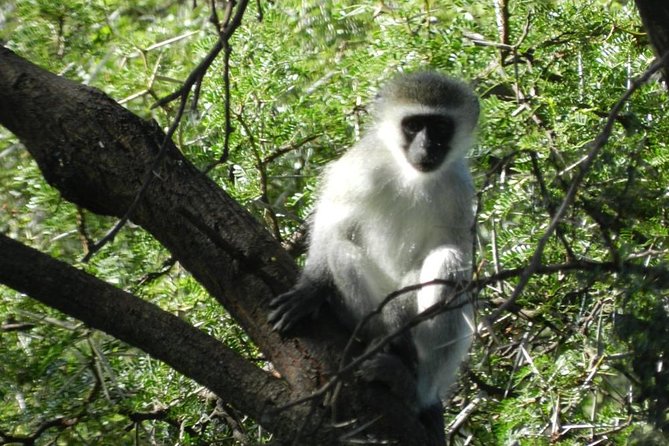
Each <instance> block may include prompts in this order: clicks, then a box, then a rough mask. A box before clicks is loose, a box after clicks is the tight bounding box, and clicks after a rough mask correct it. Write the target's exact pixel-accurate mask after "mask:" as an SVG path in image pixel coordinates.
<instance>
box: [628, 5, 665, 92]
mask: <svg viewBox="0 0 669 446" xmlns="http://www.w3.org/2000/svg"><path fill="white" fill-rule="evenodd" d="M635 3H636V7H637V9H638V10H639V15H641V21H642V22H643V26H644V28H645V29H646V32H647V33H648V38H649V39H650V43H651V45H652V47H653V51H655V54H656V55H657V57H662V56H663V55H664V54H666V53H667V51H669V2H667V0H635ZM662 72H663V76H664V82H665V86H666V87H667V88H669V62H667V63H665V65H664V68H663V70H662Z"/></svg>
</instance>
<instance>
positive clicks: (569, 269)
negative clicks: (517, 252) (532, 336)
mask: <svg viewBox="0 0 669 446" xmlns="http://www.w3.org/2000/svg"><path fill="white" fill-rule="evenodd" d="M526 271H527V268H514V269H508V270H504V271H501V272H500V273H499V274H494V275H492V276H489V277H484V278H481V279H476V280H472V281H469V282H459V283H458V282H456V281H453V280H442V279H436V280H432V281H429V282H424V283H419V284H415V285H409V286H407V287H404V288H401V289H399V290H396V291H394V292H392V293H390V294H388V295H387V296H386V297H385V298H384V299H383V301H382V302H381V303H380V304H379V305H378V306H377V308H376V309H375V310H374V311H372V312H371V313H369V314H368V315H367V316H365V317H364V318H363V319H362V320H361V321H360V322H359V323H358V325H357V326H356V328H355V329H354V331H353V333H352V334H351V336H350V338H349V342H348V343H347V345H346V347H345V348H344V352H343V353H342V361H341V363H340V367H339V370H337V372H336V373H335V374H334V375H333V377H332V378H331V379H330V380H329V381H328V382H326V383H325V384H324V385H323V386H321V387H320V388H319V389H317V390H316V391H314V392H313V393H311V394H310V395H307V396H305V397H303V398H299V399H296V400H293V401H291V402H290V403H288V404H285V405H283V406H281V407H278V408H277V409H276V410H283V409H287V408H289V407H293V406H295V405H298V404H302V403H305V402H309V401H312V400H314V399H316V398H319V397H321V396H323V395H325V394H326V392H328V391H329V390H330V389H332V388H333V386H335V385H336V384H338V383H339V382H340V381H341V379H342V378H343V377H344V376H345V375H346V374H347V373H349V372H351V371H353V370H355V369H357V368H358V367H359V366H360V365H361V364H362V363H363V362H364V361H366V360H367V359H369V358H371V357H372V356H374V355H375V354H377V353H378V352H380V351H381V350H382V349H383V348H384V347H385V346H386V345H388V344H389V343H390V342H392V341H393V340H394V339H395V338H397V337H398V336H400V335H402V334H403V333H406V332H407V330H410V329H411V328H413V327H415V326H416V325H418V324H420V323H421V322H423V321H426V320H429V319H432V318H434V317H435V316H437V315H439V314H441V313H445V312H447V311H453V310H457V309H458V308H461V307H462V306H464V305H466V304H467V303H468V302H467V301H465V302H459V303H454V301H455V302H457V298H458V297H459V296H461V295H462V294H465V293H475V292H477V291H478V290H481V289H483V288H485V287H486V286H489V285H491V284H494V283H496V282H499V281H501V280H508V279H511V278H514V277H522V276H523V274H525V273H526ZM600 271H607V272H616V273H619V274H632V275H636V274H640V275H647V276H650V277H651V278H653V279H654V280H655V281H656V283H655V286H657V287H658V288H662V289H666V288H669V270H668V269H666V268H662V267H648V266H641V265H637V264H634V263H632V262H623V263H622V264H616V263H613V262H601V263H600V262H592V261H583V260H581V261H573V262H570V263H563V264H552V265H537V266H536V268H535V269H534V271H533V274H534V275H551V274H555V273H557V272H562V273H582V272H590V273H593V272H600ZM434 285H445V286H449V287H451V288H452V290H451V292H450V294H449V295H448V296H447V297H446V299H444V301H442V302H438V303H436V304H434V305H432V306H430V307H428V308H427V309H425V310H424V311H423V312H421V313H419V314H417V315H416V316H414V317H413V318H412V319H410V320H409V321H407V322H405V323H404V324H403V325H402V326H401V327H399V328H398V329H396V330H395V331H393V332H392V333H389V334H388V335H386V336H385V337H383V338H381V339H379V340H378V341H377V342H375V344H374V345H373V346H372V347H371V348H369V349H368V350H366V351H365V352H364V353H363V354H362V355H360V356H358V357H356V358H355V359H353V360H352V361H350V362H347V361H348V356H349V353H350V351H351V348H352V346H353V345H354V343H355V342H356V339H358V334H359V333H360V332H361V331H362V329H363V328H364V326H365V325H366V324H367V323H369V321H370V320H371V319H372V318H374V317H375V316H377V315H378V314H380V313H381V311H382V310H383V308H384V307H385V306H386V305H387V304H388V303H390V302H391V301H392V300H394V299H396V298H397V297H399V296H401V295H403V294H406V293H410V292H413V291H417V290H419V289H421V288H423V287H426V286H434ZM510 305H511V304H510V303H509V301H505V302H504V303H502V304H501V305H500V306H499V307H498V309H497V310H496V311H495V312H501V311H500V309H502V308H503V309H508V306H510ZM490 321H491V322H494V319H490Z"/></svg>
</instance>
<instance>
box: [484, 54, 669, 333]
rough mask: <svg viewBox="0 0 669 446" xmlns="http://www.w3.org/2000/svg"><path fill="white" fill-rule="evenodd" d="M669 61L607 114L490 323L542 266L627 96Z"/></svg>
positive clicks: (636, 83)
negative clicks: (527, 263) (555, 234)
mask: <svg viewBox="0 0 669 446" xmlns="http://www.w3.org/2000/svg"><path fill="white" fill-rule="evenodd" d="M667 61H669V52H668V53H666V54H665V55H664V56H663V57H662V58H661V59H659V60H656V61H655V62H654V63H653V64H652V65H651V66H650V67H649V68H648V69H647V70H646V72H645V73H643V75H641V76H640V77H639V78H637V79H635V80H633V81H632V83H631V85H630V86H629V88H628V89H627V91H625V93H624V94H623V96H622V97H621V98H620V99H619V100H618V102H616V104H615V105H614V106H613V108H612V109H611V112H610V113H609V115H608V118H607V120H606V123H605V125H604V128H603V129H602V131H601V132H600V133H599V135H597V137H596V138H595V140H594V141H593V142H592V144H591V149H590V152H589V153H588V154H587V155H586V156H585V157H584V158H583V159H582V162H581V164H580V169H579V171H578V172H577V174H576V176H575V178H574V179H573V180H572V182H571V185H570V187H569V190H568V191H567V194H566V196H565V198H564V200H563V201H562V203H561V204H560V207H559V208H558V209H557V210H556V211H555V215H554V216H553V218H552V220H551V222H550V224H549V225H548V228H547V229H546V231H544V235H543V236H542V237H541V238H540V239H539V242H538V243H537V247H536V248H535V250H534V254H532V257H531V259H530V262H529V265H528V266H527V267H526V268H525V269H524V270H523V272H522V274H521V275H520V278H519V280H518V284H517V285H516V287H515V288H514V290H513V293H512V294H511V296H510V297H509V298H508V299H507V300H506V302H504V303H503V304H502V305H501V306H500V307H499V308H497V309H496V310H495V311H493V312H492V314H491V315H490V316H488V318H487V323H488V325H492V323H493V322H494V321H495V320H496V319H497V318H499V317H500V315H501V314H502V313H503V312H504V311H506V310H507V309H508V308H509V307H510V306H511V305H513V303H514V302H515V301H516V300H517V299H518V297H519V296H520V294H521V293H522V292H523V290H524V289H525V287H526V286H527V284H528V283H529V281H530V279H531V278H532V276H533V275H534V274H535V273H536V272H537V271H538V270H539V269H540V267H541V259H542V256H543V252H544V249H545V247H546V244H547V243H548V240H549V239H550V238H551V237H552V236H553V233H554V232H555V230H556V229H557V227H558V225H559V224H560V222H561V221H562V218H563V217H564V215H565V214H566V212H567V210H569V208H570V207H571V205H572V204H573V202H574V199H575V198H576V195H577V193H578V191H579V188H580V186H581V184H582V183H583V180H584V179H585V176H586V175H587V173H588V171H589V170H590V167H591V166H592V163H593V162H594V160H595V158H597V155H599V152H600V151H601V150H602V148H603V147H604V146H605V145H606V143H607V142H608V140H609V138H610V136H611V133H612V131H613V125H614V123H615V122H616V118H617V117H618V114H619V113H620V111H621V110H622V108H623V106H624V105H625V103H626V102H627V101H628V99H629V98H630V97H631V96H632V95H633V94H634V92H635V91H636V90H638V89H639V88H640V87H641V86H642V85H644V84H645V83H646V82H648V80H649V79H650V77H651V76H652V75H653V74H654V73H656V72H657V71H658V70H660V69H661V68H662V67H663V65H664V63H666V62H667Z"/></svg>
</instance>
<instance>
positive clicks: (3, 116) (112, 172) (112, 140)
mask: <svg viewBox="0 0 669 446" xmlns="http://www.w3.org/2000/svg"><path fill="white" fill-rule="evenodd" d="M0 124H2V125H4V126H5V127H7V128H8V129H9V130H10V131H11V132H12V133H14V134H15V135H17V136H18V137H19V138H20V139H21V141H22V142H23V143H24V145H25V146H26V148H27V149H28V151H29V152H30V153H31V155H32V156H33V157H34V158H35V160H36V161H37V164H38V165H39V167H40V169H41V170H42V172H43V174H44V177H45V178H46V180H47V181H48V182H49V183H50V184H51V185H53V186H54V187H56V188H57V189H58V190H59V191H60V192H61V194H62V195H63V197H64V198H65V199H67V200H69V201H71V202H74V203H76V204H77V205H79V206H82V207H85V208H87V209H90V210H92V211H93V212H96V213H99V214H105V215H114V216H117V217H119V216H122V215H124V214H125V212H126V210H127V209H128V206H129V205H130V203H131V202H132V201H133V200H134V199H135V198H136V197H137V192H138V191H139V189H140V188H141V187H142V185H143V184H145V181H144V179H145V174H146V172H147V168H148V166H151V165H152V163H153V162H154V161H155V159H156V154H157V153H159V151H160V147H161V144H162V143H163V141H164V139H165V135H164V133H163V132H162V131H161V130H160V129H159V128H158V127H157V126H156V125H155V124H154V123H152V122H147V121H144V120H142V119H140V118H138V117H137V116H135V115H133V114H132V113H130V112H129V111H127V110H126V109H124V108H123V107H121V106H120V105H118V104H117V103H116V102H114V101H113V100H111V99H110V98H109V97H107V96H106V95H105V94H104V93H102V92H100V91H99V90H96V89H94V88H90V87H86V86H83V85H79V84H76V83H74V82H72V81H69V80H67V79H64V78H62V77H59V76H56V75H53V74H51V73H48V72H46V71H44V70H42V69H40V68H38V67H36V66H35V65H33V64H31V63H29V62H27V61H25V60H23V59H21V58H20V57H18V56H16V55H15V54H14V53H13V52H11V51H9V50H8V49H6V48H2V47H0ZM165 151H166V152H165V156H164V157H163V158H162V162H161V163H160V165H158V166H156V167H155V169H152V174H153V175H155V179H154V180H153V181H151V182H150V184H149V185H148V186H146V190H145V192H144V194H143V195H142V197H141V200H139V202H138V204H137V206H136V208H135V210H134V212H133V213H132V214H131V215H130V216H129V218H130V220H131V221H133V222H134V223H136V224H138V225H140V226H141V227H143V228H144V229H146V230H147V231H148V232H150V233H151V234H152V235H153V236H154V237H155V238H156V239H157V240H158V241H160V242H161V243H162V244H163V245H164V246H165V247H166V248H167V249H168V250H170V252H171V253H172V255H173V256H174V257H175V258H176V259H178V261H179V262H180V263H181V264H182V265H183V266H184V267H185V268H186V269H188V270H189V271H190V272H191V273H192V274H193V276H194V278H195V279H196V280H198V281H199V282H200V283H201V284H202V285H203V286H204V287H205V288H206V289H207V291H208V292H209V293H210V294H211V295H212V296H214V297H215V298H216V299H217V300H218V301H219V302H221V303H222V304H223V305H224V306H225V308H226V309H227V310H228V311H229V313H230V314H231V316H232V317H233V318H234V319H235V320H236V321H237V322H238V323H239V324H240V325H241V326H242V328H243V329H244V330H245V331H246V333H247V334H248V335H249V337H250V338H251V339H252V340H253V341H254V342H255V343H256V345H258V347H259V348H260V349H261V350H262V352H263V353H264V355H265V357H267V358H270V359H271V361H272V363H273V365H274V366H275V367H276V369H277V370H278V371H280V373H281V374H282V377H283V378H284V379H285V380H286V382H287V383H288V384H289V386H290V387H288V389H289V390H290V392H285V393H282V394H281V395H277V396H276V399H280V398H285V401H283V403H284V404H285V403H287V402H289V401H290V400H293V399H296V398H299V397H301V396H304V395H308V394H310V393H311V392H312V391H314V390H315V389H317V388H318V387H319V386H320V385H321V384H323V383H324V382H326V381H327V380H328V378H329V376H331V375H332V374H333V373H334V372H335V371H336V370H337V366H338V360H339V357H340V355H341V352H342V351H343V349H344V346H345V345H346V341H347V339H348V336H347V334H346V332H345V331H344V330H342V329H341V327H340V326H339V325H338V324H337V323H336V321H335V319H334V317H333V316H332V315H331V314H330V313H329V312H325V311H323V312H321V315H320V316H319V318H318V319H317V320H311V321H305V323H302V324H300V326H299V327H298V328H297V329H295V330H294V333H295V334H296V335H297V336H298V337H297V338H291V339H286V340H284V339H282V338H281V337H280V336H279V335H278V334H277V333H275V332H274V331H272V329H271V326H270V325H269V324H268V323H267V313H268V309H269V307H268V302H269V299H270V298H271V297H272V296H274V295H276V294H278V293H281V292H283V291H286V290H287V289H288V288H289V286H290V284H291V283H293V281H294V280H295V277H296V273H297V268H296V266H295V264H294V262H293V260H292V259H291V258H290V256H288V254H287V253H286V252H285V251H284V250H283V249H282V248H281V246H280V245H279V243H278V242H277V241H276V240H274V239H273V238H272V237H271V236H270V234H269V233H268V232H267V230H266V229H265V228H264V227H262V226H261V225H260V224H259V223H258V222H257V221H256V220H255V219H254V218H253V217H252V216H251V215H250V214H249V213H248V212H247V211H246V210H244V209H243V208H242V207H241V206H239V204H237V203H236V202H235V201H234V200H232V199H231V198H230V197H229V196H228V195H227V194H226V193H225V192H224V191H223V190H222V189H221V188H220V187H218V186H217V185H216V184H215V183H214V182H212V181H211V180H210V179H209V178H207V177H206V175H204V174H203V173H202V172H200V171H198V170H197V169H196V168H195V167H194V166H193V165H192V164H191V163H190V162H189V161H188V160H187V159H186V158H184V157H183V155H182V154H181V153H180V152H179V150H178V149H177V148H176V147H175V146H174V145H173V144H172V143H171V141H169V140H168V141H167V142H166V145H165ZM3 256H4V257H5V260H7V261H9V260H8V259H11V256H8V255H7V254H5V253H4V252H3ZM1 267H2V268H9V265H8V264H7V262H5V263H3V264H2V266H1ZM7 271H10V270H7ZM33 271H34V270H33ZM32 279H33V280H35V278H34V277H33V278H32ZM40 279H42V280H47V279H48V278H43V277H40ZM45 289H48V287H46V288H45ZM90 295H95V293H91V294H90ZM89 304H91V301H89ZM70 310H71V311H72V312H74V311H75V309H74V308H72V309H71V308H69V307H67V309H66V310H64V311H66V312H67V311H70ZM88 311H94V310H93V309H90V308H89V309H88ZM68 314H72V315H74V316H75V317H79V315H80V314H79V312H77V313H68ZM81 316H82V317H83V316H85V314H83V315H81ZM138 317H139V316H138ZM114 322H115V323H116V322H118V323H120V324H123V321H118V320H116V321H114ZM100 323H102V321H100ZM139 326H140V327H141V324H140V325H139ZM108 328H109V329H110V330H111V329H112V328H113V327H108ZM165 329H166V330H167V328H166V327H165ZM126 335H127V334H126ZM163 335H164V336H166V335H165V334H164V333H163ZM153 339H154V341H156V342H157V341H158V340H159V339H160V338H158V335H156V337H154V338H153ZM175 342H176V341H175ZM178 342H182V341H181V340H179V341H178ZM135 345H136V344H135ZM163 345H167V344H165V343H163ZM149 347H150V348H152V349H156V351H157V352H158V353H160V354H167V353H165V352H162V351H161V350H160V349H161V348H165V347H164V346H163V347H160V346H154V345H151V346H148V347H147V348H149ZM140 348H142V347H140ZM179 367H182V368H184V367H186V365H181V366H179ZM179 367H175V369H177V370H182V369H180V368H179ZM199 367H200V368H205V369H209V370H214V371H216V370H217V368H218V367H219V363H218V362H215V361H212V359H211V358H209V360H208V361H207V362H204V363H202V364H200V365H199ZM193 372H197V371H193ZM188 373H191V372H190V371H188ZM200 373H202V372H200ZM189 376H190V375H189ZM197 376H199V375H197ZM200 379H202V378H200ZM223 385H224V384H219V385H218V386H217V388H212V390H214V391H215V392H216V393H217V394H218V395H219V396H221V397H223V398H224V399H227V400H233V399H234V401H232V403H233V405H235V406H237V407H240V406H241V405H252V406H253V407H254V408H255V409H254V410H255V411H254V412H253V413H254V414H255V415H259V414H261V411H260V409H259V408H258V407H257V405H258V404H259V401H265V399H266V396H265V395H264V393H265V390H264V389H263V388H262V387H252V388H251V389H252V390H254V392H255V398H256V401H255V402H253V401H248V402H245V401H242V400H244V399H245V397H243V396H239V394H238V393H234V394H232V395H231V394H220V393H219V392H221V391H223V390H222V389H223V387H222V386H223ZM226 385H229V384H226ZM233 395H234V396H233ZM338 402H339V403H340V404H341V405H340V406H338V408H343V410H341V412H340V413H338V418H337V419H333V420H332V423H330V424H329V426H330V428H327V426H323V425H318V423H322V422H323V420H325V419H327V416H328V412H329V408H328V406H327V405H317V406H314V407H313V412H309V413H308V415H309V416H307V413H305V411H306V410H307V409H308V408H307V407H306V406H305V405H298V406H294V407H292V408H291V409H287V410H285V411H272V412H269V411H266V412H262V414H264V415H263V418H262V419H257V421H258V422H260V423H261V424H263V425H264V426H265V427H267V428H268V429H270V430H271V431H273V432H274V433H275V434H276V435H277V437H278V438H282V439H289V438H294V436H295V434H296V429H297V426H299V425H300V424H301V422H302V421H304V422H305V427H304V429H302V432H303V434H304V435H303V436H302V437H300V438H298V439H297V440H296V442H297V443H296V444H300V443H302V444H321V445H328V444H335V443H337V442H338V440H337V438H338V436H340V435H343V434H345V433H346V431H350V430H353V429H356V428H358V427H360V426H361V425H364V424H365V423H367V422H368V421H369V420H375V422H374V423H372V424H371V425H369V426H368V427H367V429H366V430H365V435H373V436H374V437H375V438H381V439H388V440H392V441H398V442H400V443H401V444H403V445H414V444H415V445H427V444H430V440H429V437H428V435H429V434H428V433H426V432H425V429H424V427H423V425H422V424H421V423H420V421H419V420H417V419H416V417H415V415H414V414H412V413H411V411H410V409H409V408H408V407H407V406H406V405H405V404H404V402H403V401H399V400H398V399H397V398H396V397H395V396H393V395H392V394H390V392H389V390H388V389H385V388H383V386H378V385H377V386H370V385H367V384H361V383H355V382H347V385H346V386H345V388H344V390H343V392H342V393H341V394H339V395H338ZM379 414H383V416H382V417H380V418H379V416H378V415H379ZM249 415H251V413H249ZM287 419H290V422H288V421H286V422H280V421H279V420H284V421H285V420H287ZM341 421H344V423H341V424H340V425H339V426H343V427H340V428H339V429H337V428H336V427H332V426H336V425H337V423H338V422H341Z"/></svg>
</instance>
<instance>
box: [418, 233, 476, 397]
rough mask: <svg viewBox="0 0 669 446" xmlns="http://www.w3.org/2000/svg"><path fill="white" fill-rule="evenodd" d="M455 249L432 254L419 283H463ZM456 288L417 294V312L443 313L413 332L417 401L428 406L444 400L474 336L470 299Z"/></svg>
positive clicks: (462, 264) (464, 273)
mask: <svg viewBox="0 0 669 446" xmlns="http://www.w3.org/2000/svg"><path fill="white" fill-rule="evenodd" d="M463 258H464V256H463V255H462V254H461V253H460V252H459V251H458V250H457V249H456V248H455V247H450V246H447V247H441V248H438V249H435V250H434V251H432V252H431V253H430V254H429V255H428V256H427V258H426V259H425V261H424V262H423V268H422V270H421V275H420V281H421V282H427V281H430V280H434V279H446V280H452V281H454V282H456V283H457V282H464V281H465V280H467V279H468V278H469V274H470V272H469V266H468V265H467V262H466V261H463ZM458 293H459V292H458V290H457V286H448V285H431V286H426V287H424V288H422V289H421V290H419V291H418V293H417V305H418V309H419V312H420V311H423V310H424V309H426V308H428V307H429V306H431V305H433V304H435V303H437V302H445V303H446V309H445V310H444V311H443V312H442V313H440V314H438V315H436V316H435V317H433V318H431V319H429V320H427V321H424V322H421V323H420V324H418V325H417V326H416V327H415V328H414V329H413V336H414V342H415V344H416V350H417V354H418V364H419V365H418V398H419V399H420V400H421V401H423V402H424V404H426V405H429V404H432V403H436V402H439V401H440V399H441V398H444V397H446V396H447V394H448V392H449V389H450V387H451V385H452V384H453V382H454V381H455V378H456V375H457V372H458V369H459V367H460V365H461V363H462V361H463V359H464V358H465V356H466V355H467V351H468V350H469V347H470V345H471V342H472V339H473V334H474V322H473V321H474V310H473V306H472V304H471V302H469V298H470V296H469V295H468V294H467V293H459V294H458Z"/></svg>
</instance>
